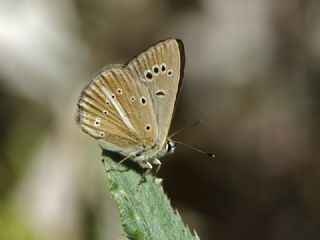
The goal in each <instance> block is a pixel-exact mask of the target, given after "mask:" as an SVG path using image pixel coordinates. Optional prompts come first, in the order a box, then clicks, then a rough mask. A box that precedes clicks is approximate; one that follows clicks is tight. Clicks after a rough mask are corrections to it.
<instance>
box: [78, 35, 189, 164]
mask: <svg viewBox="0 0 320 240" xmlns="http://www.w3.org/2000/svg"><path fill="white" fill-rule="evenodd" d="M184 65H185V55H184V45H183V42H182V41H181V40H180V39H175V38H167V39H164V40H162V41H159V42H157V43H155V44H154V45H152V46H150V47H149V48H148V49H146V50H145V51H143V52H141V53H140V54H138V55H137V56H135V57H133V58H132V59H131V60H130V61H129V62H127V63H126V64H124V65H109V66H107V67H105V68H103V69H101V70H100V71H99V72H98V73H96V74H95V75H94V77H93V78H92V80H91V81H90V82H89V83H88V85H87V86H86V87H85V88H84V89H83V90H82V92H81V95H80V98H79V100H78V105H77V107H78V108H77V114H76V121H77V123H78V125H79V126H80V127H81V129H82V130H83V131H84V132H85V133H87V134H89V135H90V136H92V137H94V138H96V139H98V143H99V145H100V146H101V147H102V148H103V149H105V150H107V151H112V152H117V153H119V154H121V155H123V156H124V157H125V158H124V159H123V160H126V159H131V160H132V161H134V162H136V163H138V164H139V165H140V167H142V168H144V169H151V168H152V164H154V165H158V166H160V165H161V162H160V160H159V159H160V158H161V157H163V156H165V155H168V154H171V153H173V151H174V150H175V143H174V142H173V141H172V140H171V139H170V138H169V137H168V132H169V128H170V125H171V120H172V116H173V113H174V110H175V106H176V102H177V97H178V94H179V91H180V88H181V83H182V79H183V72H184ZM123 160H121V162H122V161H123Z"/></svg>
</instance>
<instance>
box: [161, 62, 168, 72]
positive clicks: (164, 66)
mask: <svg viewBox="0 0 320 240" xmlns="http://www.w3.org/2000/svg"><path fill="white" fill-rule="evenodd" d="M160 69H161V72H163V73H164V72H165V71H166V70H167V66H166V64H164V63H162V64H161V65H160Z"/></svg>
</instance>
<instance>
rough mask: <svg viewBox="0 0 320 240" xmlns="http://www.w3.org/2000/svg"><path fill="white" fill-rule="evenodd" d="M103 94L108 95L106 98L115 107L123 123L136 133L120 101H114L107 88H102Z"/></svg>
mask: <svg viewBox="0 0 320 240" xmlns="http://www.w3.org/2000/svg"><path fill="white" fill-rule="evenodd" d="M101 89H102V91H103V93H104V94H105V95H106V97H107V98H108V99H109V100H110V101H111V103H112V105H113V106H114V107H115V109H116V110H117V112H118V113H119V115H120V117H121V119H122V121H123V122H124V124H125V125H126V126H127V127H128V128H130V129H131V130H132V131H134V132H135V128H134V127H133V125H132V123H131V121H130V119H129V118H128V117H127V115H126V114H125V112H124V110H123V108H122V106H121V105H120V104H119V103H118V101H116V100H115V99H113V98H112V97H111V96H112V95H111V93H110V92H109V90H108V89H107V88H106V87H104V86H103V87H102V88H101Z"/></svg>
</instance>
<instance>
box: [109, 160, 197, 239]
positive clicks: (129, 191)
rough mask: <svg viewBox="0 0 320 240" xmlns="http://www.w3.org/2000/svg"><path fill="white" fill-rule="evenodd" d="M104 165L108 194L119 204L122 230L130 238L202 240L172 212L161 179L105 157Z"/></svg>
mask: <svg viewBox="0 0 320 240" xmlns="http://www.w3.org/2000/svg"><path fill="white" fill-rule="evenodd" d="M112 158H114V159H115V157H112ZM103 163H104V166H105V168H106V172H107V176H108V181H109V191H110V193H111V194H112V197H113V198H114V199H115V200H116V202H117V205H118V208H119V210H120V218H121V222H122V227H123V229H124V231H125V232H126V234H127V237H128V238H129V239H137V240H144V239H145V240H150V239H152V240H158V239H159V240H166V239H168V240H169V239H170V240H173V239H181V240H182V239H183V240H188V239H198V240H199V238H198V237H197V236H193V235H192V234H191V232H190V230H189V228H188V227H186V226H185V225H184V224H183V222H182V220H181V217H180V216H179V214H178V213H177V212H176V211H174V210H173V209H172V207H171V205H170V202H169V200H168V198H167V196H166V195H165V193H164V191H163V188H162V185H161V183H160V182H161V181H160V179H158V178H155V177H154V176H152V175H150V174H148V175H147V176H145V177H144V176H143V175H142V174H141V172H139V171H138V170H137V168H135V167H133V166H132V164H131V166H130V161H126V162H125V163H126V164H121V165H119V164H117V163H116V162H114V161H113V160H112V159H111V158H110V157H106V156H105V157H104V159H103ZM127 163H129V164H127Z"/></svg>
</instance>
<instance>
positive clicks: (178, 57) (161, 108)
mask: <svg viewBox="0 0 320 240" xmlns="http://www.w3.org/2000/svg"><path fill="white" fill-rule="evenodd" d="M128 68H129V70H130V71H131V72H135V73H136V74H137V79H139V80H140V82H142V83H143V84H144V85H145V86H146V87H147V89H148V90H149V94H150V96H151V98H152V102H153V108H154V111H155V115H156V120H157V125H158V129H159V132H158V136H157V143H158V144H159V146H160V148H161V147H162V146H163V145H164V144H165V143H166V139H167V136H168V132H169V128H170V124H171V120H172V115H173V112H174V108H175V104H176V100H177V96H178V92H179V90H180V86H181V83H182V78H183V71H184V47H183V43H182V41H181V40H177V39H173V38H169V39H165V40H163V41H160V42H158V43H156V44H155V45H153V46H151V47H150V48H148V49H147V50H146V51H144V52H142V53H141V54H139V55H138V56H137V57H134V58H133V59H132V60H131V61H130V62H129V63H128Z"/></svg>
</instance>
